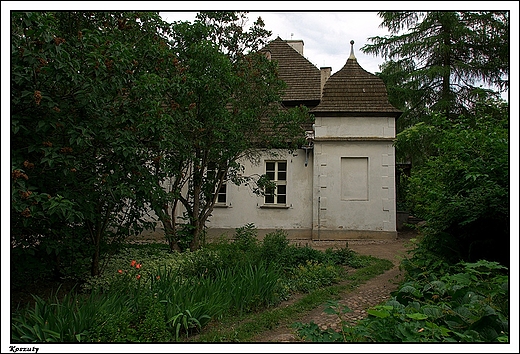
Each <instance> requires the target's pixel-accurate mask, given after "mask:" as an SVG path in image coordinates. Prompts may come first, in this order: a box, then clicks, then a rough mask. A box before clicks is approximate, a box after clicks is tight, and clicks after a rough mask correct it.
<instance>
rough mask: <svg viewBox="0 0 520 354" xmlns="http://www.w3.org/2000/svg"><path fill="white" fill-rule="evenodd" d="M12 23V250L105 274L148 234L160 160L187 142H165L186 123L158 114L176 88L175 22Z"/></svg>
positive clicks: (34, 18)
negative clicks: (117, 246) (111, 260)
mask: <svg viewBox="0 0 520 354" xmlns="http://www.w3.org/2000/svg"><path fill="white" fill-rule="evenodd" d="M11 21H12V46H11V62H12V71H11V151H12V153H11V157H12V160H11V161H12V204H11V230H12V241H13V244H14V245H22V246H24V247H23V248H22V247H15V249H16V250H17V251H19V250H22V251H23V252H27V251H28V250H35V251H37V250H43V252H44V255H45V254H47V255H49V256H47V257H46V258H48V259H50V258H52V257H54V262H47V263H51V264H54V266H55V267H56V269H57V271H58V272H61V273H62V269H60V266H61V265H65V264H68V265H70V264H77V263H78V262H79V261H80V260H81V259H83V258H84V257H87V259H88V258H90V268H91V274H92V275H97V274H99V272H100V267H101V260H102V255H103V253H104V252H106V251H107V247H108V246H109V245H110V244H111V243H117V242H118V241H120V240H122V239H123V238H124V237H126V236H128V235H130V234H132V233H137V232H139V231H140V230H142V229H143V228H144V227H148V226H150V225H149V224H148V223H147V221H146V219H145V218H144V216H145V215H146V212H147V210H148V208H149V207H148V205H147V204H146V203H145V201H146V200H147V199H148V198H149V194H150V193H162V189H159V188H156V185H157V183H156V176H154V175H153V174H152V173H150V170H149V168H148V166H149V165H150V164H152V163H153V161H154V160H153V159H154V158H156V157H157V155H154V154H153V152H155V151H157V150H159V149H160V148H166V147H167V146H164V145H165V144H167V145H168V146H169V145H171V144H174V143H179V144H181V141H182V139H178V140H173V139H164V137H165V135H166V134H167V133H169V132H171V131H172V127H174V126H175V125H176V121H177V118H176V117H178V116H179V115H178V114H176V113H175V111H174V110H173V109H169V110H168V112H167V113H168V114H165V113H164V109H163V108H162V107H163V106H164V104H163V103H164V97H165V95H164V94H162V93H163V92H170V94H171V95H173V93H172V92H173V91H174V90H177V89H178V87H179V85H180V81H179V80H180V76H179V75H178V72H179V70H180V69H179V68H177V67H176V66H175V65H173V64H174V60H175V58H173V57H172V55H171V53H170V51H169V50H168V44H167V43H168V42H167V40H166V35H167V34H168V30H169V24H166V23H164V22H163V21H162V20H161V18H160V17H159V15H158V14H156V13H133V12H132V13H103V12H95V13H87V12H55V13H53V12H33V13H22V12H13V13H12V15H11ZM159 73H160V75H159ZM144 93H146V95H145V94H144ZM154 93H155V95H154ZM159 93H161V94H159ZM170 113H171V114H170ZM170 150H171V148H170ZM48 259H47V261H48ZM87 262H88V261H87ZM80 264H81V263H80Z"/></svg>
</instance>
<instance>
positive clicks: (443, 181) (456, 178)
mask: <svg viewBox="0 0 520 354" xmlns="http://www.w3.org/2000/svg"><path fill="white" fill-rule="evenodd" d="M508 119H509V113H508V105H507V104H506V103H505V102H503V101H493V100H485V101H482V102H480V103H478V104H477V105H476V107H475V109H474V112H473V114H471V115H466V116H459V119H457V121H452V120H449V119H447V118H446V117H444V116H443V115H437V116H436V117H435V121H434V122H433V124H431V125H430V124H426V123H421V124H417V125H415V126H414V127H413V128H411V129H408V130H405V131H404V132H402V133H400V134H398V137H397V144H398V145H399V144H400V143H401V142H402V141H404V142H407V141H408V140H409V137H407V136H406V135H407V134H410V133H411V131H412V130H413V134H416V135H420V134H425V135H430V134H431V133H430V132H431V131H432V130H435V131H436V137H437V138H436V139H435V141H434V142H433V143H432V145H433V147H434V149H435V151H434V152H433V153H432V156H431V157H430V158H428V159H427V160H426V161H425V162H424V164H423V165H421V166H420V167H418V168H416V169H414V170H413V171H412V175H411V177H410V179H409V187H408V188H409V191H408V192H409V194H408V198H407V200H408V203H409V204H410V207H411V209H412V210H413V212H414V214H415V215H417V216H418V217H420V218H422V219H424V220H425V221H426V222H427V224H426V225H427V226H426V229H425V231H426V238H425V245H426V246H427V247H428V248H429V249H430V250H432V251H435V253H436V254H441V255H443V256H445V257H446V258H448V259H452V260H453V261H455V262H456V261H459V260H460V259H463V260H466V261H477V260H478V259H480V258H486V259H488V260H491V261H500V262H502V263H503V264H505V265H508V264H509V154H508V144H509V139H508ZM439 128H440V129H439ZM445 241H446V242H447V244H448V246H446V245H445V244H443V242H445Z"/></svg>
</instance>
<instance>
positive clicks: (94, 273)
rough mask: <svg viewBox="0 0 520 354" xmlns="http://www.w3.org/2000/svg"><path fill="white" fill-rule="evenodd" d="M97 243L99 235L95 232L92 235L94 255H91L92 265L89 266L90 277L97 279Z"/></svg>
mask: <svg viewBox="0 0 520 354" xmlns="http://www.w3.org/2000/svg"><path fill="white" fill-rule="evenodd" d="M99 243H100V234H99V232H96V233H95V234H94V254H93V255H92V263H91V265H90V275H92V276H93V277H97V276H98V275H99Z"/></svg>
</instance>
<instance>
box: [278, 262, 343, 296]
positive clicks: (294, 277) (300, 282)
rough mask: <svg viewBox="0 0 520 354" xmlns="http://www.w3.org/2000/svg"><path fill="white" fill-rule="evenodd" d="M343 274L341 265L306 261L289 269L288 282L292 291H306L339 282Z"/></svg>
mask: <svg viewBox="0 0 520 354" xmlns="http://www.w3.org/2000/svg"><path fill="white" fill-rule="evenodd" d="M343 274H344V273H343V269H342V268H341V267H338V266H334V265H330V264H323V263H318V262H316V261H307V262H306V263H305V264H301V265H299V266H297V267H295V268H293V269H292V270H291V271H290V275H289V280H288V283H289V287H290V288H291V289H292V290H293V291H298V292H306V293H307V292H311V291H312V290H316V289H318V288H321V287H324V286H329V285H332V284H334V283H337V282H339V281H340V280H341V276H342V275H343Z"/></svg>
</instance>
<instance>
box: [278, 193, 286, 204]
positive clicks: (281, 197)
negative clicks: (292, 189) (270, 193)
mask: <svg viewBox="0 0 520 354" xmlns="http://www.w3.org/2000/svg"><path fill="white" fill-rule="evenodd" d="M285 201H286V198H285V195H278V197H277V198H276V202H277V203H278V204H285Z"/></svg>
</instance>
